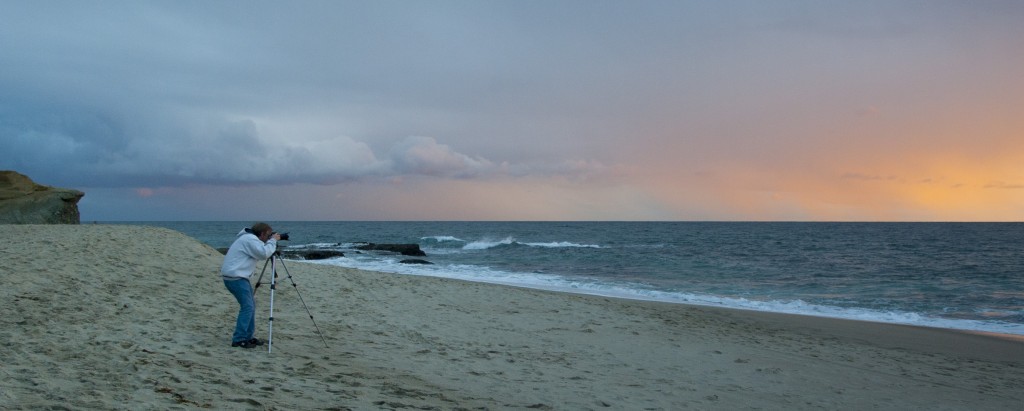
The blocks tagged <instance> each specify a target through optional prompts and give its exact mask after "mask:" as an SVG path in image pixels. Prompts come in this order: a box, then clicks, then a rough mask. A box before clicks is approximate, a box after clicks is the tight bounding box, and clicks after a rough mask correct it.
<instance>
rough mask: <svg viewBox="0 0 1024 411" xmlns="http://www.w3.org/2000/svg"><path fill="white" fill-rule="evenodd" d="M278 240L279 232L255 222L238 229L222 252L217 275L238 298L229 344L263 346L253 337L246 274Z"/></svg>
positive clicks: (253, 319) (253, 306) (250, 294)
mask: <svg viewBox="0 0 1024 411" xmlns="http://www.w3.org/2000/svg"><path fill="white" fill-rule="evenodd" d="M280 239H281V235H280V234H276V233H274V231H273V229H271V228H270V225H268V224H266V223H256V224H253V226H252V228H246V229H243V230H242V231H240V232H239V233H238V238H236V239H235V242H234V243H232V244H231V248H229V249H228V252H227V254H226V255H224V264H223V265H221V267H220V275H221V277H223V279H224V286H225V287H227V288H228V291H230V292H231V294H232V295H234V296H235V300H238V320H237V321H235V333H234V334H233V335H232V336H231V346H232V347H242V348H253V347H256V346H258V345H263V341H260V340H259V339H258V338H255V337H253V333H255V332H256V304H255V302H254V301H253V298H252V297H253V291H252V284H250V283H249V277H252V274H253V273H254V272H255V271H256V263H258V262H260V261H263V260H266V259H268V258H270V256H272V255H274V251H277V241H278V240H280Z"/></svg>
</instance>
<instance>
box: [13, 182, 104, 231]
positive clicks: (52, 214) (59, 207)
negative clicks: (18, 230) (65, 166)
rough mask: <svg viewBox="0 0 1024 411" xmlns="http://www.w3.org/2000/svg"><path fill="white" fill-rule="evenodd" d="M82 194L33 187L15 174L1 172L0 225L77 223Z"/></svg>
mask: <svg viewBox="0 0 1024 411" xmlns="http://www.w3.org/2000/svg"><path fill="white" fill-rule="evenodd" d="M84 195H85V193H83V192H81V191H78V190H72V189H66V188H55V187H48V186H44V185H40V184H36V183H35V182H34V181H32V179H30V178H28V176H26V175H24V174H21V173H18V172H16V171H9V170H4V171H0V224H79V223H80V222H81V221H80V218H81V217H80V215H79V214H78V200H80V199H82V196H84Z"/></svg>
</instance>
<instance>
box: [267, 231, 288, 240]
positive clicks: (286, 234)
mask: <svg viewBox="0 0 1024 411" xmlns="http://www.w3.org/2000/svg"><path fill="white" fill-rule="evenodd" d="M274 234H280V235H281V241H288V233H277V232H273V233H270V235H274Z"/></svg>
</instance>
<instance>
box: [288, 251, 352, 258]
mask: <svg viewBox="0 0 1024 411" xmlns="http://www.w3.org/2000/svg"><path fill="white" fill-rule="evenodd" d="M281 256H282V257H287V258H301V259H303V260H326V259H328V258H335V257H344V256H345V253H343V252H341V251H334V250H281Z"/></svg>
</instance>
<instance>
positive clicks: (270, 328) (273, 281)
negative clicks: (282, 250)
mask: <svg viewBox="0 0 1024 411" xmlns="http://www.w3.org/2000/svg"><path fill="white" fill-rule="evenodd" d="M276 261H277V258H276V257H275V256H270V271H271V274H273V277H271V278H270V320H269V321H268V323H267V353H268V354H269V353H270V352H271V350H272V349H273V346H274V290H275V289H277V265H276V264H275V262H276ZM261 276H262V274H261Z"/></svg>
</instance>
